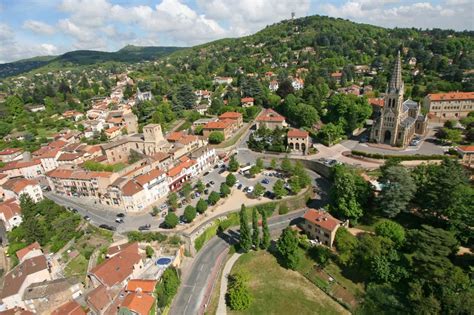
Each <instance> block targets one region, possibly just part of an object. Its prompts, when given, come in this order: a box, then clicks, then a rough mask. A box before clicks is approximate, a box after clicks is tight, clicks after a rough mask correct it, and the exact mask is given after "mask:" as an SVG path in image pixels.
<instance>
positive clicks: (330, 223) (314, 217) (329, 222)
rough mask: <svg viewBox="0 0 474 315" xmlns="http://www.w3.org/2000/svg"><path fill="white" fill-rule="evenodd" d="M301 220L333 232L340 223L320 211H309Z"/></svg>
mask: <svg viewBox="0 0 474 315" xmlns="http://www.w3.org/2000/svg"><path fill="white" fill-rule="evenodd" d="M303 218H304V219H305V220H307V221H309V222H311V223H313V224H315V225H317V226H319V227H321V228H323V229H325V230H327V231H334V229H336V228H337V227H338V226H339V224H341V223H342V222H341V221H339V220H338V219H336V218H334V217H333V216H332V215H330V214H329V213H327V212H326V211H322V210H315V209H309V210H308V211H306V213H305V214H304V216H303Z"/></svg>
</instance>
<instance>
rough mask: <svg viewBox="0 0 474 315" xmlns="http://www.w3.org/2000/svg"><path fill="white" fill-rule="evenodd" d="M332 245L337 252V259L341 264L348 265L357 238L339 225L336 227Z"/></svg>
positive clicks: (356, 243)
mask: <svg viewBox="0 0 474 315" xmlns="http://www.w3.org/2000/svg"><path fill="white" fill-rule="evenodd" d="M334 245H335V246H336V249H337V252H338V253H339V255H338V256H337V259H338V260H339V262H340V263H341V264H342V265H344V266H348V265H349V264H350V261H351V259H352V256H353V252H354V250H355V249H356V248H357V246H358V241H357V238H356V237H355V236H354V235H352V234H351V233H349V231H348V230H347V229H346V228H344V227H340V228H338V229H337V232H336V237H335V238H334Z"/></svg>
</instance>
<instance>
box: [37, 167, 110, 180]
mask: <svg viewBox="0 0 474 315" xmlns="http://www.w3.org/2000/svg"><path fill="white" fill-rule="evenodd" d="M111 175H112V173H111V172H89V171H74V170H69V169H60V168H57V169H54V170H52V171H49V172H47V173H46V176H48V177H52V178H60V179H93V178H98V177H104V178H106V177H110V176H111Z"/></svg>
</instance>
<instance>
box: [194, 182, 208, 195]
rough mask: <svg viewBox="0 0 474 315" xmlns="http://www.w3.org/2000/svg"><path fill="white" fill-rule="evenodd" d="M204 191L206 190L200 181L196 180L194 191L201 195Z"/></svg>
mask: <svg viewBox="0 0 474 315" xmlns="http://www.w3.org/2000/svg"><path fill="white" fill-rule="evenodd" d="M204 190H206V186H204V183H203V182H202V180H198V182H197V183H196V191H197V192H198V193H200V194H202V193H203V192H204Z"/></svg>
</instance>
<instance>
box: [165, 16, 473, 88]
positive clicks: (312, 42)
mask: <svg viewBox="0 0 474 315" xmlns="http://www.w3.org/2000/svg"><path fill="white" fill-rule="evenodd" d="M473 48H474V32H472V31H464V32H456V31H452V30H440V29H434V30H419V29H408V28H395V29H388V28H382V27H377V26H372V25H367V24H359V23H354V22H351V21H348V20H343V19H336V18H329V17H322V16H310V17H304V18H299V19H295V20H286V21H282V22H279V23H276V24H273V25H270V26H267V27H266V28H265V29H263V30H261V31H260V32H258V33H256V34H254V35H250V36H246V37H242V38H237V39H223V40H218V41H215V42H211V43H207V44H204V45H199V46H195V47H193V48H190V49H183V50H181V51H178V52H175V53H173V54H171V56H170V57H171V58H170V59H171V60H168V61H167V64H168V69H167V70H168V71H169V70H170V69H169V65H170V64H171V65H174V66H176V67H177V68H178V69H177V72H182V71H183V70H184V69H183V68H184V67H185V68H186V70H188V71H187V73H188V72H190V73H188V74H189V75H192V73H193V72H194V73H196V74H198V75H201V76H202V75H204V76H206V75H212V74H215V75H222V76H235V75H236V74H237V73H239V72H240V73H247V74H248V73H257V74H264V73H265V72H266V71H273V72H275V73H276V74H280V75H279V77H280V78H283V77H284V76H286V75H295V71H296V69H297V68H301V67H305V68H307V69H309V70H316V74H315V75H317V76H319V77H324V78H326V79H327V81H329V80H330V74H331V73H332V72H335V71H337V70H342V72H343V74H344V76H345V79H349V81H350V79H351V78H352V76H353V72H354V68H353V66H355V65H368V66H370V67H372V68H374V69H377V70H379V71H378V72H379V73H378V75H377V76H376V77H375V78H374V80H373V82H370V83H371V84H372V85H374V87H375V89H384V88H385V86H386V77H387V76H388V75H389V73H388V71H385V70H389V69H391V64H392V62H393V60H394V57H395V56H396V52H397V50H401V52H402V56H403V59H404V60H403V62H404V67H405V70H406V69H408V68H409V67H408V61H409V60H410V58H412V57H415V58H416V65H414V66H413V67H412V68H413V69H417V70H418V71H419V75H418V76H415V75H412V74H411V73H409V72H408V71H405V72H404V77H405V79H406V81H409V82H410V81H411V82H412V83H413V84H415V85H419V87H422V88H423V87H428V88H429V90H452V89H454V90H456V89H459V90H471V89H472V77H471V79H470V80H469V79H466V76H469V75H470V74H469V71H468V70H470V69H472V68H473V67H474V51H473ZM310 72H311V71H310ZM471 75H472V74H471ZM462 82H463V83H462ZM429 85H430V86H429ZM196 88H198V87H197V86H196ZM419 92H420V95H421V94H422V93H423V91H419Z"/></svg>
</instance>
